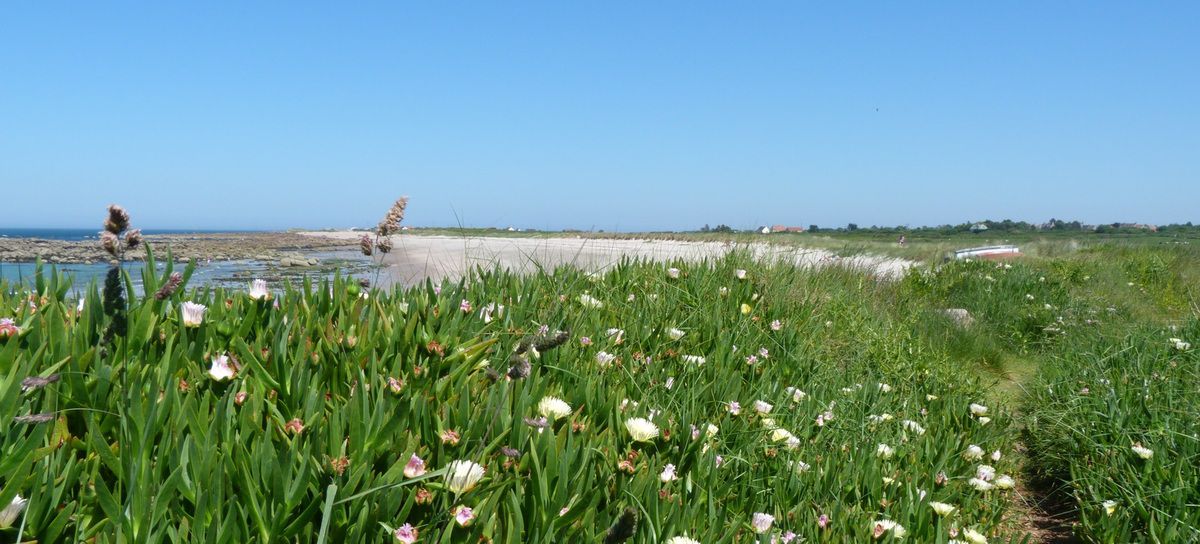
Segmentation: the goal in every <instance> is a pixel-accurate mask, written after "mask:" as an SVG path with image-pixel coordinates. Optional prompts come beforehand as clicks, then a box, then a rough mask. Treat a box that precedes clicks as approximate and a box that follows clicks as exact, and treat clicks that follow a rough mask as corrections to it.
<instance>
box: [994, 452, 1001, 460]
mask: <svg viewBox="0 0 1200 544" xmlns="http://www.w3.org/2000/svg"><path fill="white" fill-rule="evenodd" d="M992 460H993V461H999V460H1000V450H996V451H994V452H992Z"/></svg>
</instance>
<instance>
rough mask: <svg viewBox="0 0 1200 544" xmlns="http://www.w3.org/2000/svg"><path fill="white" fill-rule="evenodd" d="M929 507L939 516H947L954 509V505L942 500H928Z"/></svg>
mask: <svg viewBox="0 0 1200 544" xmlns="http://www.w3.org/2000/svg"><path fill="white" fill-rule="evenodd" d="M929 506H930V508H933V511H934V513H936V514H937V515H939V516H948V515H950V513H951V512H953V511H954V506H952V505H949V504H946V503H944V502H937V501H929Z"/></svg>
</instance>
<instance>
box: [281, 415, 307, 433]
mask: <svg viewBox="0 0 1200 544" xmlns="http://www.w3.org/2000/svg"><path fill="white" fill-rule="evenodd" d="M283 430H285V431H287V432H289V433H292V434H300V433H302V432H304V422H303V421H301V420H300V418H298V417H296V418H292V419H291V421H288V422H287V423H286V424H284V425H283Z"/></svg>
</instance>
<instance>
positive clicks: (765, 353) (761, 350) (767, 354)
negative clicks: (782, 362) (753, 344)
mask: <svg viewBox="0 0 1200 544" xmlns="http://www.w3.org/2000/svg"><path fill="white" fill-rule="evenodd" d="M758 356H759V357H762V358H763V359H766V358H769V357H770V356H771V352H769V351H767V348H759V350H758Z"/></svg>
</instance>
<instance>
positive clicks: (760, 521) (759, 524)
mask: <svg viewBox="0 0 1200 544" xmlns="http://www.w3.org/2000/svg"><path fill="white" fill-rule="evenodd" d="M772 523H775V516H772V515H771V514H766V513H763V512H755V513H754V515H753V516H750V527H751V528H753V529H754V532H756V533H758V534H760V535H761V534H763V533H765V532H767V531H770V530H771V524H772Z"/></svg>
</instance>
